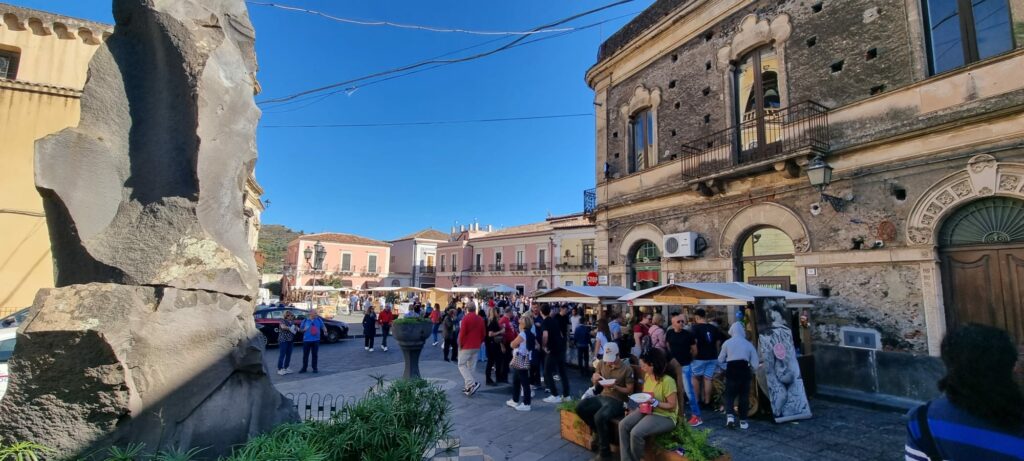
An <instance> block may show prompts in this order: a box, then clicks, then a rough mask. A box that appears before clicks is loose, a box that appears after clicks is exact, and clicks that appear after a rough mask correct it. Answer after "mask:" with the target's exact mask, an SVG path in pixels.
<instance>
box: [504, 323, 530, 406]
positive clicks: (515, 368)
mask: <svg viewBox="0 0 1024 461" xmlns="http://www.w3.org/2000/svg"><path fill="white" fill-rule="evenodd" d="M532 326H533V321H532V320H530V319H529V317H527V316H523V317H521V318H520V319H519V336H516V339H513V340H512V351H513V353H512V362H511V363H510V364H509V367H510V368H511V369H512V372H513V373H514V375H512V398H511V399H509V400H508V401H507V402H505V404H506V405H508V406H510V407H512V408H514V409H515V410H516V411H530V398H531V397H532V396H533V395H532V393H533V390H532V389H530V356H531V355H532V351H533V348H534V347H535V345H536V343H537V338H536V336H534V334H533V332H532V331H530V327H532ZM520 394H522V397H523V401H522V402H519V396H520Z"/></svg>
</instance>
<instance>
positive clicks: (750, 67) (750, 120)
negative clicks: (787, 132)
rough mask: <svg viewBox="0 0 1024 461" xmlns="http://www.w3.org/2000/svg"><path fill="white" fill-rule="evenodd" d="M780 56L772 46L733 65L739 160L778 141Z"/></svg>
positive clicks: (751, 53) (780, 105)
mask: <svg viewBox="0 0 1024 461" xmlns="http://www.w3.org/2000/svg"><path fill="white" fill-rule="evenodd" d="M780 72H781V70H780V68H779V57H778V55H777V54H776V53H775V49H774V48H772V47H765V48H760V49H758V50H755V51H753V52H750V53H748V54H747V55H746V56H744V57H743V58H741V59H740V61H739V64H738V65H737V66H736V74H735V85H734V87H735V89H736V99H735V101H736V118H737V119H738V120H737V121H736V122H737V123H736V125H737V126H739V127H740V143H741V145H740V151H741V152H742V154H741V158H740V161H741V162H742V161H744V160H746V159H745V158H744V156H743V154H746V155H747V156H748V157H749V156H750V155H753V154H754V153H757V152H762V153H763V152H764V149H761V148H762V147H767V146H770V145H772V144H774V143H775V142H777V141H778V139H779V136H780V135H781V126H780V123H779V121H778V120H777V117H778V113H779V109H780V108H781V107H782V94H781V91H780V89H779V88H780V87H779V83H780V76H781V74H780Z"/></svg>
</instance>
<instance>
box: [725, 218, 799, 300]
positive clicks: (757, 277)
mask: <svg viewBox="0 0 1024 461" xmlns="http://www.w3.org/2000/svg"><path fill="white" fill-rule="evenodd" d="M741 248H742V251H741V252H740V255H741V256H740V263H741V264H740V266H739V267H740V277H739V279H740V280H742V281H744V282H747V283H750V284H753V285H760V286H766V287H769V288H776V289H779V290H786V291H789V290H790V288H791V285H792V284H793V282H794V281H795V280H796V265H795V259H794V257H793V253H794V252H795V251H794V247H793V239H791V238H789V236H788V235H786V233H785V232H782V231H781V230H779V229H776V228H774V227H762V228H759V229H755V230H754V231H752V232H750V234H749V235H747V237H746V238H745V239H744V240H743V244H742V247H741Z"/></svg>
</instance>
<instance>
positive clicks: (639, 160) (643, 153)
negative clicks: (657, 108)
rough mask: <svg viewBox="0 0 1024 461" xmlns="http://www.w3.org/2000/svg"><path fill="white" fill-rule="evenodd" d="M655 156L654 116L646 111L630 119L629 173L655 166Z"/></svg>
mask: <svg viewBox="0 0 1024 461" xmlns="http://www.w3.org/2000/svg"><path fill="white" fill-rule="evenodd" d="M653 156H654V114H652V113H651V110H650V109H644V110H641V111H640V112H637V113H635V114H633V116H632V117H630V118H629V165H628V166H629V173H636V172H637V171H640V170H643V169H644V168H649V167H651V166H653V165H654V164H655V163H657V162H656V161H655V159H654V158H652V157H653Z"/></svg>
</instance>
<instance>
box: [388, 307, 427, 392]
mask: <svg viewBox="0 0 1024 461" xmlns="http://www.w3.org/2000/svg"><path fill="white" fill-rule="evenodd" d="M432 327H433V324H432V323H431V322H430V319H426V318H423V317H402V318H400V319H398V320H395V321H394V323H392V326H391V334H392V335H394V336H395V339H396V340H398V347H400V348H401V349H402V356H403V357H404V358H405V373H403V374H402V377H403V378H419V377H420V353H421V352H423V343H425V342H426V341H427V337H428V336H430V331H431V329H432Z"/></svg>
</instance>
